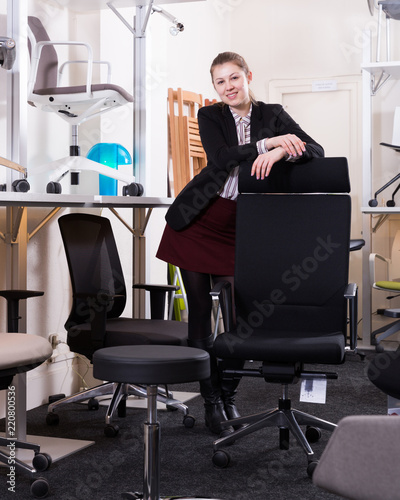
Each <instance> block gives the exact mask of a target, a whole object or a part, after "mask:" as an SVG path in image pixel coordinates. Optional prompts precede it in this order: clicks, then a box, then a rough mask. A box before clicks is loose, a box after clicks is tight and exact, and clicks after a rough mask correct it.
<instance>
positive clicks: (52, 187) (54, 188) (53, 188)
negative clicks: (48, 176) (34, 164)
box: [46, 181, 62, 194]
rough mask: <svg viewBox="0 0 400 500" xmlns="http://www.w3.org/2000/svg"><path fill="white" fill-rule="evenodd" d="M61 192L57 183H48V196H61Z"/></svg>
mask: <svg viewBox="0 0 400 500" xmlns="http://www.w3.org/2000/svg"><path fill="white" fill-rule="evenodd" d="M61 192H62V187H61V184H60V183H59V182H53V181H51V182H49V183H48V184H47V186H46V193H49V194H61Z"/></svg>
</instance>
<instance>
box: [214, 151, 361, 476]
mask: <svg viewBox="0 0 400 500" xmlns="http://www.w3.org/2000/svg"><path fill="white" fill-rule="evenodd" d="M246 167H247V168H246ZM249 172H250V168H248V165H244V166H241V172H240V177H239V192H240V193H241V194H240V195H239V197H238V201H237V203H238V206H237V226H236V227H237V229H236V231H237V238H236V257H235V258H236V261H235V305H236V318H237V319H236V321H237V323H236V324H237V327H235V326H233V322H232V319H230V320H229V318H231V317H232V316H231V305H230V303H229V300H228V299H229V297H230V291H229V290H227V288H228V287H229V284H228V283H227V284H226V285H220V287H219V288H218V289H215V290H214V292H213V293H219V294H220V297H221V298H222V302H223V305H222V307H223V310H224V313H225V314H224V318H228V321H227V322H226V323H225V331H224V332H223V333H222V334H220V335H218V337H217V338H216V340H215V343H214V351H215V354H216V355H217V356H218V357H219V358H221V359H222V360H224V359H241V360H253V361H260V362H261V366H260V368H258V369H246V368H245V369H243V370H224V372H223V376H225V377H242V376H246V375H249V376H258V377H263V378H264V380H265V381H266V382H267V383H278V384H281V386H282V396H281V398H280V400H279V407H278V408H277V409H272V410H267V411H265V412H262V413H261V414H256V415H251V416H249V417H241V418H238V419H235V420H230V421H229V422H227V423H226V425H227V426H231V425H233V426H234V427H237V426H241V427H240V428H239V429H237V430H235V431H234V432H233V433H231V434H229V435H228V436H226V437H223V438H220V439H218V440H216V441H215V442H214V455H213V462H214V465H216V466H217V467H226V466H227V465H228V463H229V461H230V457H229V455H228V453H227V452H226V451H225V450H223V449H222V448H223V447H224V446H226V445H228V444H230V443H233V442H234V441H237V440H238V439H239V438H241V437H244V436H246V435H247V434H250V433H252V432H254V431H257V430H258V429H260V428H262V427H265V426H277V427H278V428H279V443H280V447H281V449H287V448H288V443H289V432H291V433H293V435H294V436H295V438H296V440H297V442H298V444H299V445H300V446H301V447H302V449H304V451H305V452H306V454H307V459H308V468H307V472H308V474H309V475H310V476H311V475H312V473H313V470H314V469H315V466H316V463H317V462H316V460H315V457H314V452H313V450H312V449H311V447H310V444H309V443H310V442H314V441H316V440H318V439H319V436H320V428H322V429H326V430H328V431H333V430H334V429H335V427H336V425H335V424H333V423H330V422H327V421H324V420H321V419H319V418H316V417H314V416H312V415H309V414H305V413H303V412H301V411H298V410H296V409H293V408H291V402H290V399H289V397H288V387H289V385H290V384H293V383H296V382H297V381H298V380H299V379H300V378H302V377H303V378H306V379H310V380H311V381H312V380H313V379H315V378H325V379H326V378H337V374H336V373H326V372H322V373H320V372H309V371H306V370H305V369H304V365H305V364H332V365H337V364H341V363H343V361H344V358H345V349H346V338H347V317H348V306H349V304H348V302H350V339H351V348H352V349H355V347H356V339H357V337H356V325H357V315H356V311H357V287H356V286H355V285H354V284H348V267H349V241H350V219H351V201H350V196H349V195H348V194H347V193H348V192H349V191H350V183H349V176H348V167H347V160H346V159H345V158H320V159H313V160H312V161H310V162H308V163H305V164H301V165H296V164H291V165H288V164H287V163H283V164H282V165H278V166H275V167H274V168H273V169H272V171H271V174H270V177H269V178H268V179H267V180H266V181H264V182H261V181H255V180H254V179H253V178H251V177H250V174H249ZM262 192H267V193H273V194H262ZM283 192H284V193H289V194H274V193H283ZM255 193H259V194H255ZM294 193H301V194H294ZM304 193H311V194H304ZM315 193H318V194H315ZM321 193H322V194H321ZM324 193H328V194H324ZM332 193H341V194H332ZM343 193H345V194H343ZM243 424H244V425H245V426H244V427H243ZM301 425H305V426H307V430H306V431H305V434H304V433H303V431H302V430H301V428H300V426H301Z"/></svg>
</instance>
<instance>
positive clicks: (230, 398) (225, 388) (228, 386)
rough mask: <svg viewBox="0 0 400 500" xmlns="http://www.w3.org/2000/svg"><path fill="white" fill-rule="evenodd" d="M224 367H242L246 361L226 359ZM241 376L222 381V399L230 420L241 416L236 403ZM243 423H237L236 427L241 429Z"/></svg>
mask: <svg viewBox="0 0 400 500" xmlns="http://www.w3.org/2000/svg"><path fill="white" fill-rule="evenodd" d="M223 365H224V368H229V369H242V368H243V366H244V361H239V360H225V361H224V362H223ZM239 382H240V378H235V379H224V378H223V379H222V381H221V399H222V401H223V402H224V410H225V413H226V416H227V417H228V420H231V419H233V418H239V417H240V413H239V411H238V409H237V407H236V404H235V396H236V393H237V387H238V385H239ZM241 427H243V425H235V426H234V429H240V428H241Z"/></svg>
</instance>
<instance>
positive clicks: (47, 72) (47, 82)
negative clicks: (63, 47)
mask: <svg viewBox="0 0 400 500" xmlns="http://www.w3.org/2000/svg"><path fill="white" fill-rule="evenodd" d="M28 26H29V29H30V32H31V35H32V37H33V39H32V38H28V49H29V54H30V55H31V54H32V48H33V45H35V44H36V43H38V42H49V41H50V38H49V35H48V34H47V31H46V29H45V28H44V26H43V24H42V21H41V20H40V19H38V18H37V17H34V16H28ZM57 73H58V57H57V51H56V50H55V48H54V46H53V45H47V46H45V47H43V49H42V53H41V57H40V62H39V67H38V72H37V78H36V82H35V87H34V89H33V90H34V91H35V90H37V89H46V88H54V87H57V79H58V75H57Z"/></svg>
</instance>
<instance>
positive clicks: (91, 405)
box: [87, 398, 99, 411]
mask: <svg viewBox="0 0 400 500" xmlns="http://www.w3.org/2000/svg"><path fill="white" fill-rule="evenodd" d="M87 405H88V410H89V411H96V410H98V409H99V402H98V401H97V399H96V398H90V399H89V401H88V403H87Z"/></svg>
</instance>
